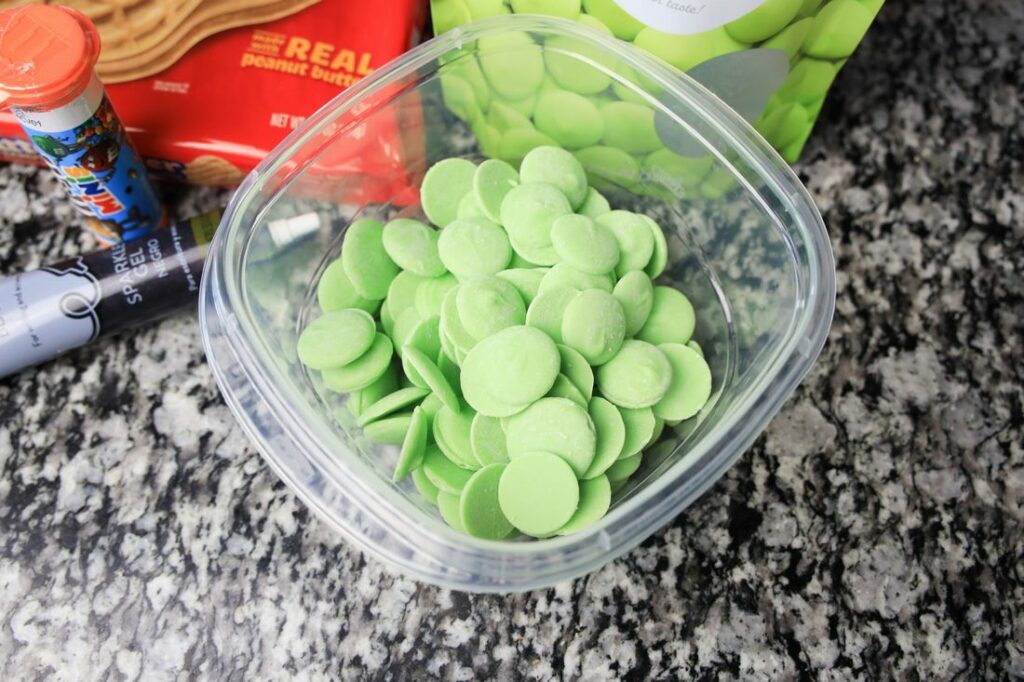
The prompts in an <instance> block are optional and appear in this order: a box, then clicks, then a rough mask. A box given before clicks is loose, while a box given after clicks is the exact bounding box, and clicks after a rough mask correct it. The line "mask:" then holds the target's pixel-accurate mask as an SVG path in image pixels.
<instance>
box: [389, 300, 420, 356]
mask: <svg viewBox="0 0 1024 682" xmlns="http://www.w3.org/2000/svg"><path fill="white" fill-rule="evenodd" d="M421 322H423V318H421V317H420V314H419V311H417V310H416V307H415V306H413V307H410V308H406V309H405V311H404V312H403V313H402V314H401V315H399V316H398V319H396V320H395V322H394V324H392V325H391V338H392V339H393V341H392V343H394V344H395V353H397V354H398V356H399V357H401V356H402V347H403V346H404V345H405V340H406V339H408V338H409V336H410V335H411V334H412V332H413V330H414V329H416V327H417V326H419V324H420V323H421Z"/></svg>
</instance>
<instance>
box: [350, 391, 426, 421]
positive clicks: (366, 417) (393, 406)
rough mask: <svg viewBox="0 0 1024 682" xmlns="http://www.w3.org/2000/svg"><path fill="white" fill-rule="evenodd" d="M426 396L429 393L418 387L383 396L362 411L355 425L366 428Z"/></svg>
mask: <svg viewBox="0 0 1024 682" xmlns="http://www.w3.org/2000/svg"><path fill="white" fill-rule="evenodd" d="M428 395H430V391H428V390H427V389H425V388H420V387H419V386H409V387H408V388H401V389H399V390H397V391H395V392H394V393H391V394H389V395H386V396H383V397H382V398H380V400H378V401H376V402H375V403H373V404H372V405H370V406H369V407H367V408H366V409H365V410H363V412H362V413H361V414H359V415H358V419H357V423H358V424H359V425H360V426H366V425H367V424H369V423H370V422H374V421H377V420H378V419H381V418H382V417H386V416H388V415H389V414H391V413H392V412H398V411H399V410H403V409H405V408H407V407H409V406H410V405H413V404H415V403H419V402H420V401H422V400H423V399H424V398H426V397H427V396H428Z"/></svg>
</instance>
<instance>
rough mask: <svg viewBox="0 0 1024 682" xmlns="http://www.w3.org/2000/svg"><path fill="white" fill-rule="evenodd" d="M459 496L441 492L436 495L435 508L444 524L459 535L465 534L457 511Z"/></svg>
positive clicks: (458, 510)
mask: <svg viewBox="0 0 1024 682" xmlns="http://www.w3.org/2000/svg"><path fill="white" fill-rule="evenodd" d="M459 500H460V497H459V495H454V494H452V493H449V492H446V491H444V490H441V491H440V492H438V493H437V508H438V510H439V511H440V512H441V518H442V519H444V522H445V523H447V524H448V525H449V526H451V527H452V528H453V529H455V530H457V531H458V532H460V533H465V532H466V527H465V526H463V525H462V516H461V513H462V512H461V510H460V509H459Z"/></svg>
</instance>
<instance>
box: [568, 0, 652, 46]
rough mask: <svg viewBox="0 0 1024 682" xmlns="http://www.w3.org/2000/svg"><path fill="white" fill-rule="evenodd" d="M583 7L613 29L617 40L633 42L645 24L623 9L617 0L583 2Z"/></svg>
mask: <svg viewBox="0 0 1024 682" xmlns="http://www.w3.org/2000/svg"><path fill="white" fill-rule="evenodd" d="M583 7H584V9H586V11H587V14H590V15H592V16H594V17H596V18H597V19H599V20H600V21H601V23H602V24H604V25H605V26H607V27H608V28H609V29H611V32H612V33H613V34H614V35H615V37H616V38H620V39H622V40H633V38H636V35H637V34H638V33H639V32H640V31H641V30H643V28H644V24H643V22H641V21H639V20H637V19H635V18H633V15H631V14H629V13H628V12H627V11H626V10H624V9H622V7H621V6H620V5H619V3H618V2H617V0H583Z"/></svg>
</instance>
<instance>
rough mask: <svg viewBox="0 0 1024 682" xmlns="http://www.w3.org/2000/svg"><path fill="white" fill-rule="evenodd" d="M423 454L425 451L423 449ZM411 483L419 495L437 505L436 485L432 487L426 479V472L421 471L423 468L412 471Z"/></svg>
mask: <svg viewBox="0 0 1024 682" xmlns="http://www.w3.org/2000/svg"><path fill="white" fill-rule="evenodd" d="M424 452H426V449H425V448H424ZM412 482H413V485H415V486H416V490H418V491H419V493H420V495H423V497H425V498H427V500H429V501H430V502H431V503H432V504H437V493H438V492H439V490H438V488H437V486H436V485H434V484H433V483H432V482H431V480H430V479H429V478H427V474H426V472H424V471H423V467H420V468H419V469H413V470H412Z"/></svg>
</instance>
